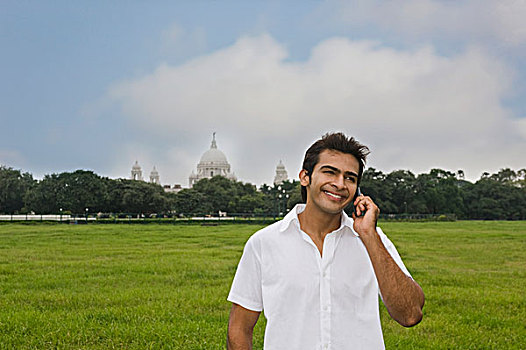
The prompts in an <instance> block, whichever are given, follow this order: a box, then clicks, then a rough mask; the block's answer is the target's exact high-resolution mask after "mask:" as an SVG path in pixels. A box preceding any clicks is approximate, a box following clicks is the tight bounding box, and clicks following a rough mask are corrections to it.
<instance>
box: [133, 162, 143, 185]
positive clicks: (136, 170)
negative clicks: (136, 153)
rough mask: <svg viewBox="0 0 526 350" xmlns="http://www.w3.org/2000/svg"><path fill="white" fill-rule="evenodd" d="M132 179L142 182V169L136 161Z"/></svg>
mask: <svg viewBox="0 0 526 350" xmlns="http://www.w3.org/2000/svg"><path fill="white" fill-rule="evenodd" d="M131 179H132V180H138V181H142V169H141V166H140V165H139V162H138V161H135V164H134V165H133V166H132V170H131Z"/></svg>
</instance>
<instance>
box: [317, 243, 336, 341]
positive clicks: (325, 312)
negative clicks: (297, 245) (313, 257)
mask: <svg viewBox="0 0 526 350" xmlns="http://www.w3.org/2000/svg"><path fill="white" fill-rule="evenodd" d="M333 254H334V237H333V235H331V234H329V235H327V236H326V237H325V240H324V242H323V256H322V259H321V269H320V270H321V271H320V315H321V317H320V322H321V325H320V326H321V343H322V344H323V348H324V349H329V346H330V334H331V285H330V278H331V266H330V262H331V261H332V257H333Z"/></svg>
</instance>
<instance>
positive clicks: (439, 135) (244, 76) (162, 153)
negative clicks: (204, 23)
mask: <svg viewBox="0 0 526 350" xmlns="http://www.w3.org/2000/svg"><path fill="white" fill-rule="evenodd" d="M287 57H288V53H287V50H286V48H285V47H284V46H283V45H281V44H280V43H278V42H276V41H275V40H274V39H273V38H272V37H270V36H268V35H263V36H259V37H243V38H240V39H239V40H238V41H237V42H236V43H235V44H233V45H232V46H229V47H226V48H224V49H222V50H218V51H216V52H213V53H211V54H209V55H203V56H201V57H198V58H195V59H193V60H191V61H188V62H187V63H185V64H183V65H179V66H169V65H161V66H159V67H158V68H157V69H156V70H155V71H154V72H152V73H151V74H149V75H147V76H144V77H142V78H140V79H136V80H129V81H124V82H121V83H119V84H116V85H115V86H113V87H112V88H111V89H110V92H109V95H110V97H111V98H113V99H115V100H116V101H118V103H119V104H120V105H121V106H122V109H123V114H124V115H126V116H127V117H128V118H129V119H130V120H132V121H133V122H134V123H136V125H137V126H138V127H140V128H143V129H144V132H145V137H150V138H151V139H152V140H154V139H155V142H157V143H158V142H159V140H164V141H163V142H164V143H165V145H166V146H165V147H163V148H162V149H157V150H152V151H151V152H150V153H149V154H150V156H152V155H153V154H156V155H155V156H154V157H155V158H156V159H159V161H158V162H159V163H156V164H158V169H160V168H161V167H162V168H164V169H165V170H164V174H163V172H161V176H162V177H163V179H164V180H163V182H164V181H167V182H179V183H183V184H186V183H187V177H188V175H189V173H190V172H191V171H192V169H195V165H196V163H197V162H198V161H199V156H200V155H201V154H202V153H203V152H204V151H205V150H206V149H207V148H208V147H209V142H210V140H209V137H210V135H211V132H212V131H217V132H218V145H219V148H220V149H222V150H223V151H225V153H226V155H227V157H228V158H229V161H230V162H231V164H232V167H233V170H234V171H235V172H236V174H237V175H238V178H240V179H241V180H244V181H250V182H254V183H258V184H260V183H263V182H266V183H270V182H272V178H273V176H274V169H275V166H276V164H277V163H278V161H279V159H283V161H284V163H285V165H286V166H287V170H288V172H289V176H291V177H295V176H296V174H297V171H298V170H299V167H300V165H301V160H302V157H303V153H304V151H305V149H306V147H308V146H309V144H310V143H311V142H312V141H313V140H315V139H317V138H318V137H319V136H321V135H322V134H323V133H325V132H327V131H333V130H342V131H344V132H346V133H348V134H351V135H354V136H356V137H357V138H358V139H359V140H361V141H362V142H364V143H366V144H368V145H370V146H371V148H372V150H373V153H372V156H371V165H373V166H375V167H377V168H380V169H386V170H392V169H400V168H402V169H412V170H413V171H415V172H421V171H427V170H429V169H430V168H431V167H441V168H444V169H451V170H456V169H464V170H465V171H466V174H467V176H468V177H471V178H472V179H473V178H478V176H479V175H480V174H481V173H482V171H484V170H488V171H493V170H498V169H499V168H500V167H504V166H510V167H517V168H518V167H521V166H522V167H523V165H521V162H522V157H520V156H518V155H519V154H520V153H521V152H520V150H523V149H525V146H526V142H525V137H524V135H521V134H520V133H519V132H518V131H517V128H516V127H515V124H514V121H513V119H512V118H511V116H510V115H509V112H508V111H507V110H506V109H504V108H503V107H502V105H501V99H502V98H503V97H504V96H505V95H506V94H507V93H508V91H509V89H510V86H511V82H512V77H513V74H512V72H511V71H509V70H507V69H506V68H505V66H504V65H503V64H500V63H499V62H498V61H497V60H496V59H494V58H492V57H490V56H488V55H487V54H486V53H485V52H484V51H482V50H480V49H477V48H469V49H467V50H466V51H465V52H463V53H461V54H459V55H457V56H455V57H443V56H440V55H438V54H437V53H436V52H434V50H433V48H432V47H430V46H425V47H421V48H419V49H416V50H413V51H402V50H394V49H391V48H387V47H383V46H382V45H380V44H379V43H375V42H370V41H351V40H348V39H344V38H332V39H328V40H325V41H323V42H321V43H320V44H319V45H317V46H316V47H315V48H314V49H313V50H312V54H311V56H310V58H309V59H308V60H307V61H305V62H290V61H287V60H286V59H287ZM148 135H150V136H148ZM503 149H504V150H505V152H503ZM168 150H169V151H168ZM174 155H178V156H177V157H175V158H177V159H175V158H174ZM144 156H145V157H147V156H148V155H144ZM178 159H179V160H178ZM130 161H134V159H131V160H130ZM139 161H140V160H139ZM163 161H164V162H165V164H162V165H161V162H163ZM130 166H131V165H130ZM160 171H161V170H160Z"/></svg>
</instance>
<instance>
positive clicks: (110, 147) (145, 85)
mask: <svg viewBox="0 0 526 350" xmlns="http://www.w3.org/2000/svg"><path fill="white" fill-rule="evenodd" d="M524 18H526V0H508V1H492V0H469V1H464V0H457V1H449V0H448V1H438V0H391V1H376V0H367V1H282V2H277V1H250V2H247V1H241V0H239V1H177V2H176V1H152V2H145V1H99V0H95V1H74V2H72V1H60V0H59V1H23V0H22V1H20V0H16V1H15V0H13V1H10V0H3V1H2V2H1V4H0V164H2V165H5V166H8V167H12V168H15V169H21V170H22V171H24V172H29V173H32V174H33V176H34V177H35V178H38V179H41V178H42V177H43V176H44V175H46V174H52V173H60V172H64V171H74V170H77V169H86V170H92V171H94V172H95V173H97V174H99V175H101V176H108V177H111V178H128V177H130V171H131V167H132V165H133V164H134V163H135V161H138V162H139V164H140V165H141V166H142V169H143V176H144V177H148V175H149V173H150V171H151V170H152V169H153V167H154V166H155V167H156V169H157V170H158V171H159V173H160V176H161V183H163V184H172V185H173V184H181V185H183V187H186V186H188V176H189V175H190V173H191V172H192V170H194V171H195V169H196V166H197V163H198V162H199V159H200V157H201V155H202V154H203V153H204V152H205V151H206V150H208V149H209V147H210V142H211V140H212V133H213V132H216V140H217V145H218V148H219V149H220V150H221V151H223V152H224V153H225V155H226V156H227V158H228V161H229V163H230V164H231V167H232V170H233V172H234V173H235V175H236V176H237V178H238V180H240V181H243V182H250V183H253V184H256V185H261V184H263V183H267V184H271V183H272V181H273V178H274V175H275V169H276V165H277V164H278V163H279V161H280V160H282V161H283V164H284V165H285V167H286V169H287V171H288V174H289V177H290V178H297V174H298V173H299V170H300V168H301V163H302V160H303V156H304V153H305V150H306V149H307V148H308V147H309V146H310V145H311V144H312V143H313V142H314V141H315V140H317V139H319V138H320V137H321V136H322V135H323V134H325V133H327V132H334V131H342V132H344V133H345V134H347V135H349V136H354V137H355V138H356V139H357V140H358V141H360V142H361V143H364V144H366V145H367V146H368V147H369V148H370V150H371V154H370V156H369V158H368V160H367V167H374V168H376V169H379V170H381V171H383V172H386V173H387V172H390V171H393V170H397V169H404V170H410V171H412V172H413V173H415V174H420V173H424V172H428V171H429V170H431V169H432V168H440V169H444V170H449V171H453V172H456V171H457V170H463V171H464V173H465V174H466V178H467V179H468V180H470V181H476V180H477V179H479V178H480V176H481V174H482V173H483V172H486V171H487V172H490V173H494V172H497V171H498V170H499V169H502V168H507V167H510V168H512V169H515V170H518V169H522V168H525V167H526V157H525V155H524V154H525V150H526V98H525V96H526V25H525V24H524V20H523V19H524Z"/></svg>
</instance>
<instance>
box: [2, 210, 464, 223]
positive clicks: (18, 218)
mask: <svg viewBox="0 0 526 350" xmlns="http://www.w3.org/2000/svg"><path fill="white" fill-rule="evenodd" d="M280 219H282V216H278V215H273V214H263V215H261V214H260V215H255V214H237V213H236V214H230V215H228V216H226V215H221V216H219V215H215V216H211V215H202V214H188V215H179V216H171V217H167V216H164V215H151V216H144V215H137V214H89V215H70V214H67V215H66V214H63V215H61V214H42V215H40V214H22V215H5V214H4V215H0V222H6V221H12V222H26V221H27V222H38V221H41V222H62V223H73V224H85V223H88V222H93V223H100V224H111V223H118V224H120V223H122V224H126V223H128V224H132V223H136V224H148V223H160V224H170V223H173V224H175V223H177V224H196V223H201V224H202V225H214V224H219V223H236V224H243V223H251V224H268V223H272V222H275V221H276V220H280ZM380 220H385V221H456V220H457V217H456V215H455V214H380Z"/></svg>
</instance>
